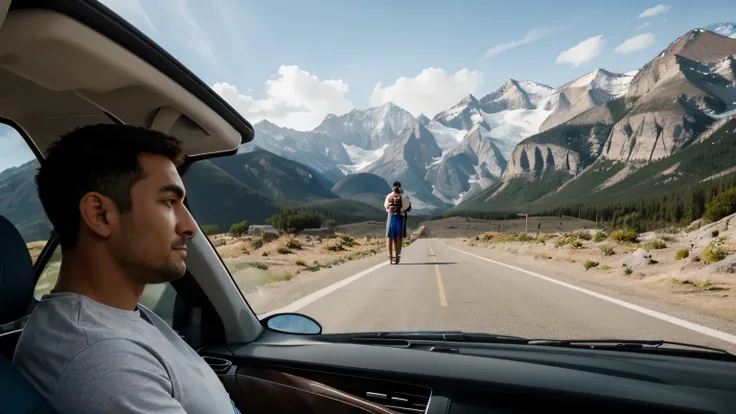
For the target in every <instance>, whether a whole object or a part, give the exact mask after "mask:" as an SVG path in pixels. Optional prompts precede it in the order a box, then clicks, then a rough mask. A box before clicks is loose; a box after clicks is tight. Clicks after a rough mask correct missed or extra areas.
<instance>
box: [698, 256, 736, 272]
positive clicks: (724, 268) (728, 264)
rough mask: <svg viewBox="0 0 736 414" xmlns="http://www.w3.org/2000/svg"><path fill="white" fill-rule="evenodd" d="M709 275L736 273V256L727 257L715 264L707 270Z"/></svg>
mask: <svg viewBox="0 0 736 414" xmlns="http://www.w3.org/2000/svg"><path fill="white" fill-rule="evenodd" d="M705 271H706V272H707V273H708V274H711V273H736V255H733V254H732V255H730V256H727V257H726V258H725V259H723V260H721V261H720V262H716V263H713V264H712V265H709V266H708V267H706V268H705Z"/></svg>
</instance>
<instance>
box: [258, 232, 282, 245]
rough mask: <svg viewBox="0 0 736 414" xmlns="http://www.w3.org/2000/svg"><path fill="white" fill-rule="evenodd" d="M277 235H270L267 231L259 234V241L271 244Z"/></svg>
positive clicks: (276, 238)
mask: <svg viewBox="0 0 736 414" xmlns="http://www.w3.org/2000/svg"><path fill="white" fill-rule="evenodd" d="M278 238H279V235H278V234H276V233H271V232H269V231H267V232H264V233H263V234H261V240H263V242H264V243H271V242H272V241H274V240H278Z"/></svg>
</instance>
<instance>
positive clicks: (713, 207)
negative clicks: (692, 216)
mask: <svg viewBox="0 0 736 414" xmlns="http://www.w3.org/2000/svg"><path fill="white" fill-rule="evenodd" d="M734 212H736V188H730V189H728V190H726V191H724V192H722V193H720V194H718V195H717V196H715V197H713V198H712V199H711V200H710V202H709V203H708V204H706V205H705V214H703V219H704V220H705V221H707V222H714V221H718V220H720V219H722V218H724V217H726V216H728V215H731V214H733V213H734Z"/></svg>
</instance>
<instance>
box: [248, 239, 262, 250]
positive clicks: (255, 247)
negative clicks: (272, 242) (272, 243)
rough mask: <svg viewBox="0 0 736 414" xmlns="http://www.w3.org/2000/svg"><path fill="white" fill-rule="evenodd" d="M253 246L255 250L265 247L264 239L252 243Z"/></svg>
mask: <svg viewBox="0 0 736 414" xmlns="http://www.w3.org/2000/svg"><path fill="white" fill-rule="evenodd" d="M250 243H251V244H252V245H253V248H254V249H260V248H261V247H263V240H262V239H255V240H253V241H252V242H250Z"/></svg>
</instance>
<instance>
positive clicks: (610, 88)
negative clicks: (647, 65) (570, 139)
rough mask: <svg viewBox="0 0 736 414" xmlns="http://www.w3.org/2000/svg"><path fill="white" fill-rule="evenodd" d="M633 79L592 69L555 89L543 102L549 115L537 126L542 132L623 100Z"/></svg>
mask: <svg viewBox="0 0 736 414" xmlns="http://www.w3.org/2000/svg"><path fill="white" fill-rule="evenodd" d="M633 79H634V76H632V75H631V74H618V73H612V72H609V71H607V70H603V69H596V70H594V71H593V72H590V73H587V74H585V75H583V76H581V77H579V78H577V79H575V80H573V81H571V82H568V83H566V84H564V85H562V86H561V87H559V88H557V89H556V90H555V91H554V93H552V94H550V96H549V99H548V100H547V102H545V109H547V110H550V111H551V113H550V115H549V117H547V118H546V119H545V120H544V122H543V123H542V124H541V125H540V127H539V131H546V130H548V129H550V128H553V127H555V126H557V125H560V124H562V123H564V122H567V121H569V120H570V119H572V118H574V117H576V116H578V115H580V114H582V113H584V112H586V111H588V110H590V109H592V108H595V107H599V106H602V105H604V104H605V103H606V102H608V101H611V100H613V99H616V98H620V97H623V96H624V95H625V94H626V92H627V91H628V88H629V84H630V83H631V81H632V80H633Z"/></svg>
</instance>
